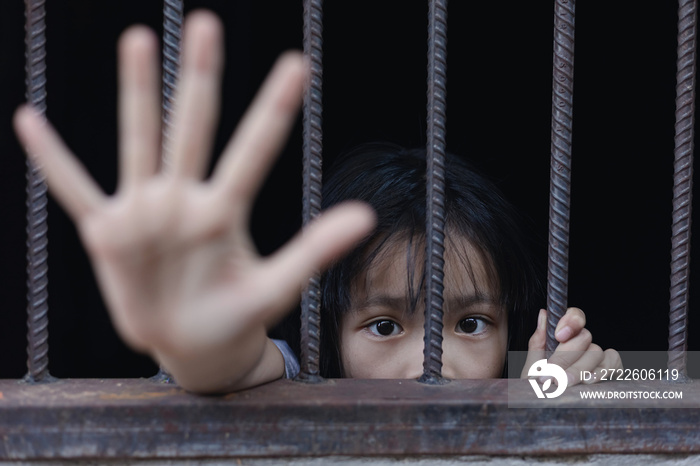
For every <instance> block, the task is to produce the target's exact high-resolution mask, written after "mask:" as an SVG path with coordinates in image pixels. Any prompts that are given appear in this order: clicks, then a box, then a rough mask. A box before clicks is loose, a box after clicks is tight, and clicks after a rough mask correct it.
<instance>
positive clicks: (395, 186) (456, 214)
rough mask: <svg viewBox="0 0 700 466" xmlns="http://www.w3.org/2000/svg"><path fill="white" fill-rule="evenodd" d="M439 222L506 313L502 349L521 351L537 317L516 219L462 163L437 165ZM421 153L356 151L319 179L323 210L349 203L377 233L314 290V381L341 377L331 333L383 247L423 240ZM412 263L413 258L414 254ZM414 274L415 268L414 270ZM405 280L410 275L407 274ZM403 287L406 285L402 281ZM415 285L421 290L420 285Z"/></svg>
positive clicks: (382, 147)
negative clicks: (490, 284) (317, 296)
mask: <svg viewBox="0 0 700 466" xmlns="http://www.w3.org/2000/svg"><path fill="white" fill-rule="evenodd" d="M445 172H446V173H445V221H446V229H447V231H448V233H446V236H448V235H449V234H450V233H449V232H450V231H453V232H456V233H457V234H459V235H462V236H464V237H465V238H466V239H467V240H468V241H469V242H470V243H471V244H472V246H473V247H475V248H476V249H477V250H478V251H479V252H480V253H481V255H482V258H483V262H484V264H485V266H486V267H487V269H490V270H489V272H490V273H489V275H492V276H493V277H492V279H495V281H496V282H497V283H495V289H496V290H498V293H499V296H498V299H499V301H500V304H501V305H503V306H504V308H505V309H506V310H507V316H508V335H509V336H508V347H509V349H510V350H525V349H526V348H527V338H528V333H527V330H528V329H529V327H530V325H526V323H529V322H533V321H534V319H535V317H534V315H535V312H536V311H537V310H538V309H539V308H538V307H537V302H538V300H539V293H540V282H539V280H538V273H537V271H536V267H535V266H534V263H533V261H532V260H531V258H530V253H529V251H528V248H527V247H526V243H525V241H524V237H523V234H522V232H521V226H520V223H521V221H520V217H519V215H518V213H517V211H515V209H514V208H513V207H512V206H511V205H510V204H509V203H508V202H507V201H506V200H505V199H504V198H503V196H502V195H501V193H500V191H499V190H498V188H497V187H496V186H495V185H494V184H493V183H491V182H490V181H489V180H488V179H486V178H485V177H484V176H482V175H480V174H479V173H478V172H477V171H476V170H475V169H474V168H473V167H472V166H470V165H469V164H468V163H467V162H466V161H464V160H463V159H461V158H459V157H456V156H453V155H449V154H448V155H447V156H446V159H445ZM425 193H426V151H425V149H404V148H402V147H400V146H396V145H393V144H386V143H373V144H367V145H363V146H360V147H358V148H355V149H353V150H352V151H350V152H348V153H346V154H344V155H343V156H340V157H339V158H338V159H337V160H336V162H335V163H334V164H333V165H332V167H331V169H330V170H329V171H328V173H326V175H325V180H324V190H323V204H322V206H323V208H324V209H325V208H328V207H331V206H333V205H335V204H337V203H339V202H342V201H346V200H350V199H354V200H360V201H363V202H366V203H367V204H369V205H370V206H372V208H373V209H374V210H375V212H376V215H377V226H376V229H375V230H374V231H373V232H372V234H371V235H370V236H369V237H368V238H366V239H365V240H364V241H363V242H362V243H361V244H360V245H359V246H358V247H357V248H356V249H355V250H354V251H353V252H351V253H350V254H349V255H348V256H346V257H345V258H344V259H342V260H340V261H338V262H337V263H336V264H334V265H333V266H332V267H331V268H330V269H329V270H328V271H327V272H326V273H325V275H324V277H323V284H322V309H323V311H322V312H323V315H322V318H321V329H322V330H321V374H322V375H323V376H324V377H341V376H342V367H341V366H342V364H341V358H340V345H339V343H340V342H339V329H340V322H341V320H342V316H343V314H344V313H345V312H347V311H348V310H349V308H350V293H351V289H352V284H353V281H354V280H355V279H356V278H357V277H358V276H359V275H360V274H361V273H362V272H363V270H366V268H367V267H368V266H369V265H370V264H371V263H372V261H373V260H374V258H375V257H376V255H377V254H378V252H379V251H380V249H381V248H382V246H383V245H384V244H386V243H387V241H391V240H394V239H398V238H399V237H398V236H397V235H402V239H403V237H404V236H405V238H406V239H408V240H409V243H412V242H413V241H412V240H413V239H414V238H419V239H421V241H415V242H414V243H418V244H422V243H424V242H423V241H422V238H423V237H424V236H425V217H426V201H425ZM414 256H415V254H414ZM416 265H417V267H415V268H416V269H421V270H422V267H423V264H416ZM408 273H412V272H411V271H408ZM409 283H410V281H409ZM421 283H422V282H421Z"/></svg>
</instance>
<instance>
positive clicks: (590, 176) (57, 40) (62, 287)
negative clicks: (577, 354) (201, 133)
mask: <svg viewBox="0 0 700 466" xmlns="http://www.w3.org/2000/svg"><path fill="white" fill-rule="evenodd" d="M185 3H186V10H188V11H189V10H191V9H193V8H198V7H206V8H211V9H213V10H214V11H216V12H218V13H219V14H220V15H221V17H222V18H223V20H224V22H225V24H226V31H227V60H228V62H227V63H228V65H227V71H226V76H225V84H224V95H223V101H224V104H223V114H222V120H221V127H220V136H219V141H218V146H217V151H218V150H219V149H220V148H221V147H222V145H223V143H224V142H225V140H226V139H227V138H228V135H229V134H230V133H231V131H232V129H233V128H234V127H235V124H236V122H237V120H238V119H239V118H240V116H241V114H242V112H243V110H244V108H245V107H246V105H247V104H248V102H249V101H250V100H251V98H252V96H253V93H254V91H255V89H256V88H257V86H258V85H259V83H260V82H261V80H262V78H263V77H264V76H265V74H266V72H267V70H268V69H269V67H270V66H271V64H272V62H273V61H274V59H275V57H276V56H277V55H278V54H279V53H280V52H282V51H284V50H286V49H289V48H300V47H301V40H302V8H301V1H300V0H299V1H292V0H274V1H254V0H211V1H203V0H202V1H194V0H186V2H185ZM551 3H553V2H522V1H519V0H502V1H498V2H493V1H490V2H487V1H484V2H466V1H458V0H453V1H452V2H451V4H450V6H449V19H448V20H449V29H448V31H449V33H448V34H449V36H448V47H449V49H448V73H449V74H448V93H447V95H448V128H447V141H448V150H450V151H452V152H456V153H459V154H463V155H465V156H466V157H468V158H469V159H470V160H472V161H473V162H474V163H475V164H476V165H477V166H478V167H480V168H481V169H482V170H483V171H484V172H485V173H486V174H487V175H488V176H489V177H491V178H493V179H494V180H495V181H496V182H497V183H498V184H499V185H500V186H501V187H502V189H503V190H504V191H505V193H506V195H507V197H508V198H509V199H511V201H512V202H514V203H515V204H516V205H517V206H518V207H519V208H520V209H521V210H522V211H523V213H524V214H525V215H526V216H527V217H528V218H529V219H530V220H531V226H532V230H533V239H534V242H535V244H536V246H535V253H536V255H537V257H538V258H539V260H540V261H541V262H543V261H544V260H545V258H546V236H547V209H548V207H547V203H548V193H549V181H548V180H549V168H548V167H549V147H550V113H551V61H552V21H553V6H552V4H551ZM673 3H674V2H658V1H652V0H643V1H639V2H634V3H633V4H632V3H630V2H623V1H607V2H580V4H579V5H578V9H577V17H576V23H577V24H576V59H575V68H576V77H575V89H576V94H575V102H574V130H575V131H574V150H573V151H574V162H573V188H572V196H573V198H572V220H571V223H572V224H571V228H572V234H571V257H570V304H571V305H575V306H579V307H581V308H583V309H584V310H585V311H586V313H587V315H588V319H589V324H588V328H589V329H591V331H592V332H593V335H594V338H595V340H596V341H597V342H598V343H599V344H601V346H603V347H615V348H617V349H620V350H642V349H644V350H659V351H663V350H665V349H666V346H667V344H666V339H667V324H668V317H667V312H668V297H669V292H668V288H669V278H668V277H669V261H670V254H669V251H670V247H671V246H670V220H671V187H672V163H673V124H674V93H675V91H674V80H675V50H676V43H675V34H676V26H675V24H676V7H675V5H674V4H673ZM631 5H633V6H631ZM47 10H48V16H47V25H48V29H47V36H48V46H47V51H48V96H49V97H48V116H49V118H50V119H51V120H52V121H53V123H54V124H55V125H56V126H57V127H58V129H59V131H60V132H61V134H62V135H63V137H64V138H65V139H66V141H67V142H68V144H69V145H70V146H71V147H72V148H73V149H74V151H75V152H76V153H77V154H78V155H79V156H80V157H81V159H82V160H83V162H84V163H85V164H86V165H87V167H88V169H89V171H90V172H91V173H92V174H93V175H94V176H95V177H96V179H97V180H98V182H99V183H100V184H101V185H102V186H103V187H104V189H105V190H107V191H111V190H113V189H114V186H115V181H116V180H115V173H116V170H115V167H116V159H115V157H116V134H115V128H116V122H115V120H116V112H115V103H116V91H115V87H116V82H115V77H116V57H115V44H116V40H117V37H118V36H119V34H120V33H121V32H122V31H123V30H124V29H125V28H126V27H127V26H128V25H130V24H133V23H137V22H140V23H145V24H148V25H150V26H151V27H153V28H155V29H156V30H158V31H159V32H160V30H161V22H162V20H161V3H160V2H158V1H150V0H149V1H145V0H138V1H137V0H120V1H112V2H96V1H94V0H51V1H50V2H48V5H47ZM426 14H427V2H418V1H406V0H391V1H389V0H384V1H381V2H379V1H374V2H370V1H367V0H355V1H353V2H330V1H329V2H326V4H325V6H324V15H325V25H324V26H325V37H324V54H325V56H324V64H325V70H324V101H325V108H324V154H325V156H326V162H325V163H326V165H327V164H328V163H329V161H331V160H332V158H333V155H334V154H338V153H339V152H341V151H343V150H344V149H347V148H348V147H352V146H353V145H355V144H358V143H362V142H366V141H371V140H377V139H381V140H388V141H394V142H398V143H400V144H403V145H405V146H419V145H423V144H425V131H426V123H425V117H426V112H425V103H426V97H425V95H426V90H425V89H426V84H425V80H426V72H425V66H426V58H425V54H426V50H427V47H426V37H427V36H426V25H427V20H426V17H427V16H426ZM23 15H24V6H23V3H22V2H21V1H20V0H12V1H9V0H8V1H4V2H2V6H0V219H1V220H0V221H1V222H2V224H1V226H0V378H19V377H22V376H23V375H24V373H25V371H26V369H25V359H26V353H25V345H26V344H25V338H24V333H25V331H26V326H25V320H26V315H25V310H24V309H25V298H24V296H25V285H24V283H25V274H24V254H25V252H24V246H23V245H24V228H25V221H24V172H25V168H24V158H23V156H22V154H21V150H20V148H19V146H18V145H17V142H16V140H15V137H14V135H13V133H12V131H11V123H10V121H11V115H12V112H13V111H14V109H15V108H16V107H17V106H18V105H19V104H20V103H21V102H22V101H23V99H24V62H23V53H24V45H23V41H24V31H23V23H24V19H23ZM300 177H301V131H300V129H299V128H297V131H296V132H295V134H294V135H293V137H292V138H291V140H290V143H289V145H288V147H287V149H286V150H285V152H284V153H283V154H282V156H281V157H280V160H279V163H278V164H277V166H276V167H275V170H274V171H273V173H272V175H271V177H270V179H269V182H268V183H267V185H266V187H265V189H264V191H263V192H262V193H261V195H260V198H259V200H258V204H257V207H256V210H255V213H254V218H253V233H254V235H255V238H256V241H257V243H258V247H259V248H260V251H261V252H262V253H265V254H267V253H269V252H271V251H273V250H274V249H275V248H277V247H278V246H279V245H281V244H282V243H283V242H284V241H285V240H286V239H288V238H289V237H290V236H291V235H292V234H293V233H294V231H295V230H296V229H297V228H298V227H299V223H300V221H299V217H300V211H301V208H300V205H301V200H300V198H301V196H300V193H301V183H300ZM696 210H697V209H696ZM49 215H50V217H49V218H50V220H49V230H50V243H49V244H50V246H49V251H50V272H49V274H50V288H49V293H50V298H49V302H50V370H51V373H52V374H53V375H56V376H59V377H124V376H149V375H152V374H153V373H154V372H155V367H154V366H153V364H152V362H151V361H150V360H148V359H147V358H144V357H142V356H139V355H136V354H134V353H132V352H131V351H129V350H128V349H127V348H125V347H124V346H123V344H122V343H121V342H120V340H119V339H118V337H117V336H116V335H115V334H114V332H113V330H112V328H111V324H110V322H109V318H108V316H107V314H106V312H105V310H104V307H103V304H102V301H101V298H100V296H99V293H98V291H97V290H96V288H95V283H94V280H93V276H92V272H91V270H90V267H89V264H88V262H87V259H86V257H85V254H84V252H83V250H82V248H81V246H80V243H79V241H78V239H77V237H76V234H75V230H74V229H73V227H72V225H71V223H70V222H69V221H68V219H67V218H66V217H65V215H64V214H63V212H62V211H61V210H60V209H59V208H58V207H57V206H56V205H55V204H54V203H53V202H52V203H51V204H50V207H49ZM695 217H696V218H697V217H698V215H696V216H695ZM696 223H697V222H696ZM696 229H697V228H696ZM697 250H698V248H697V247H696V248H695V251H697ZM696 256H697V254H696ZM692 262H693V263H694V264H697V263H698V258H697V257H695V258H694V259H693V260H692ZM696 269H697V267H696ZM691 276H692V277H693V284H692V286H691V289H692V290H693V291H694V290H697V289H698V273H694V274H691ZM697 300H698V296H697V293H691V317H690V319H691V320H690V322H691V339H690V349H698V342H699V341H700V337H698V331H699V330H700V329H698V328H697V327H698V326H697V325H696V323H697V322H696V321H697V320H698V319H695V318H694V316H693V315H692V314H693V312H692V311H693V310H694V309H695V308H697V305H695V303H697ZM543 305H544V303H543Z"/></svg>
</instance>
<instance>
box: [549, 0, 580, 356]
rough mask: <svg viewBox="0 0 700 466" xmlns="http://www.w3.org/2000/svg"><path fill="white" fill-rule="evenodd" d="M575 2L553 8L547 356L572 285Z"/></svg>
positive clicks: (554, 343)
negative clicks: (570, 284)
mask: <svg viewBox="0 0 700 466" xmlns="http://www.w3.org/2000/svg"><path fill="white" fill-rule="evenodd" d="M575 6H576V5H575V1H574V0H556V3H555V6H554V64H553V73H552V75H553V76H552V146H551V152H552V154H551V169H550V190H549V254H548V273H547V343H546V350H547V353H548V354H549V353H551V352H552V351H554V349H555V348H556V346H557V341H556V340H555V338H554V329H555V328H556V326H557V323H558V322H559V319H561V318H562V316H563V315H564V313H565V312H566V306H567V304H566V303H567V299H568V286H569V283H568V281H569V213H570V196H571V139H572V126H573V103H574V10H575Z"/></svg>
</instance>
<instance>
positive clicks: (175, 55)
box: [162, 0, 184, 160]
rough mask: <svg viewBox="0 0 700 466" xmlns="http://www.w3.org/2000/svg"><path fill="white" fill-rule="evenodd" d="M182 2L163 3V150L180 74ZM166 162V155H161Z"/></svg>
mask: <svg viewBox="0 0 700 466" xmlns="http://www.w3.org/2000/svg"><path fill="white" fill-rule="evenodd" d="M183 11H184V1H183V0H164V1H163V77H162V79H163V144H162V145H163V150H164V151H165V150H166V149H167V148H169V147H170V144H168V143H167V142H168V141H169V140H170V135H171V134H172V113H173V108H174V106H175V89H176V87H177V79H178V74H179V73H180V52H181V50H180V49H181V43H182V23H183V19H184V13H183ZM163 156H164V158H165V159H166V160H167V154H165V152H164V153H163Z"/></svg>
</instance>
